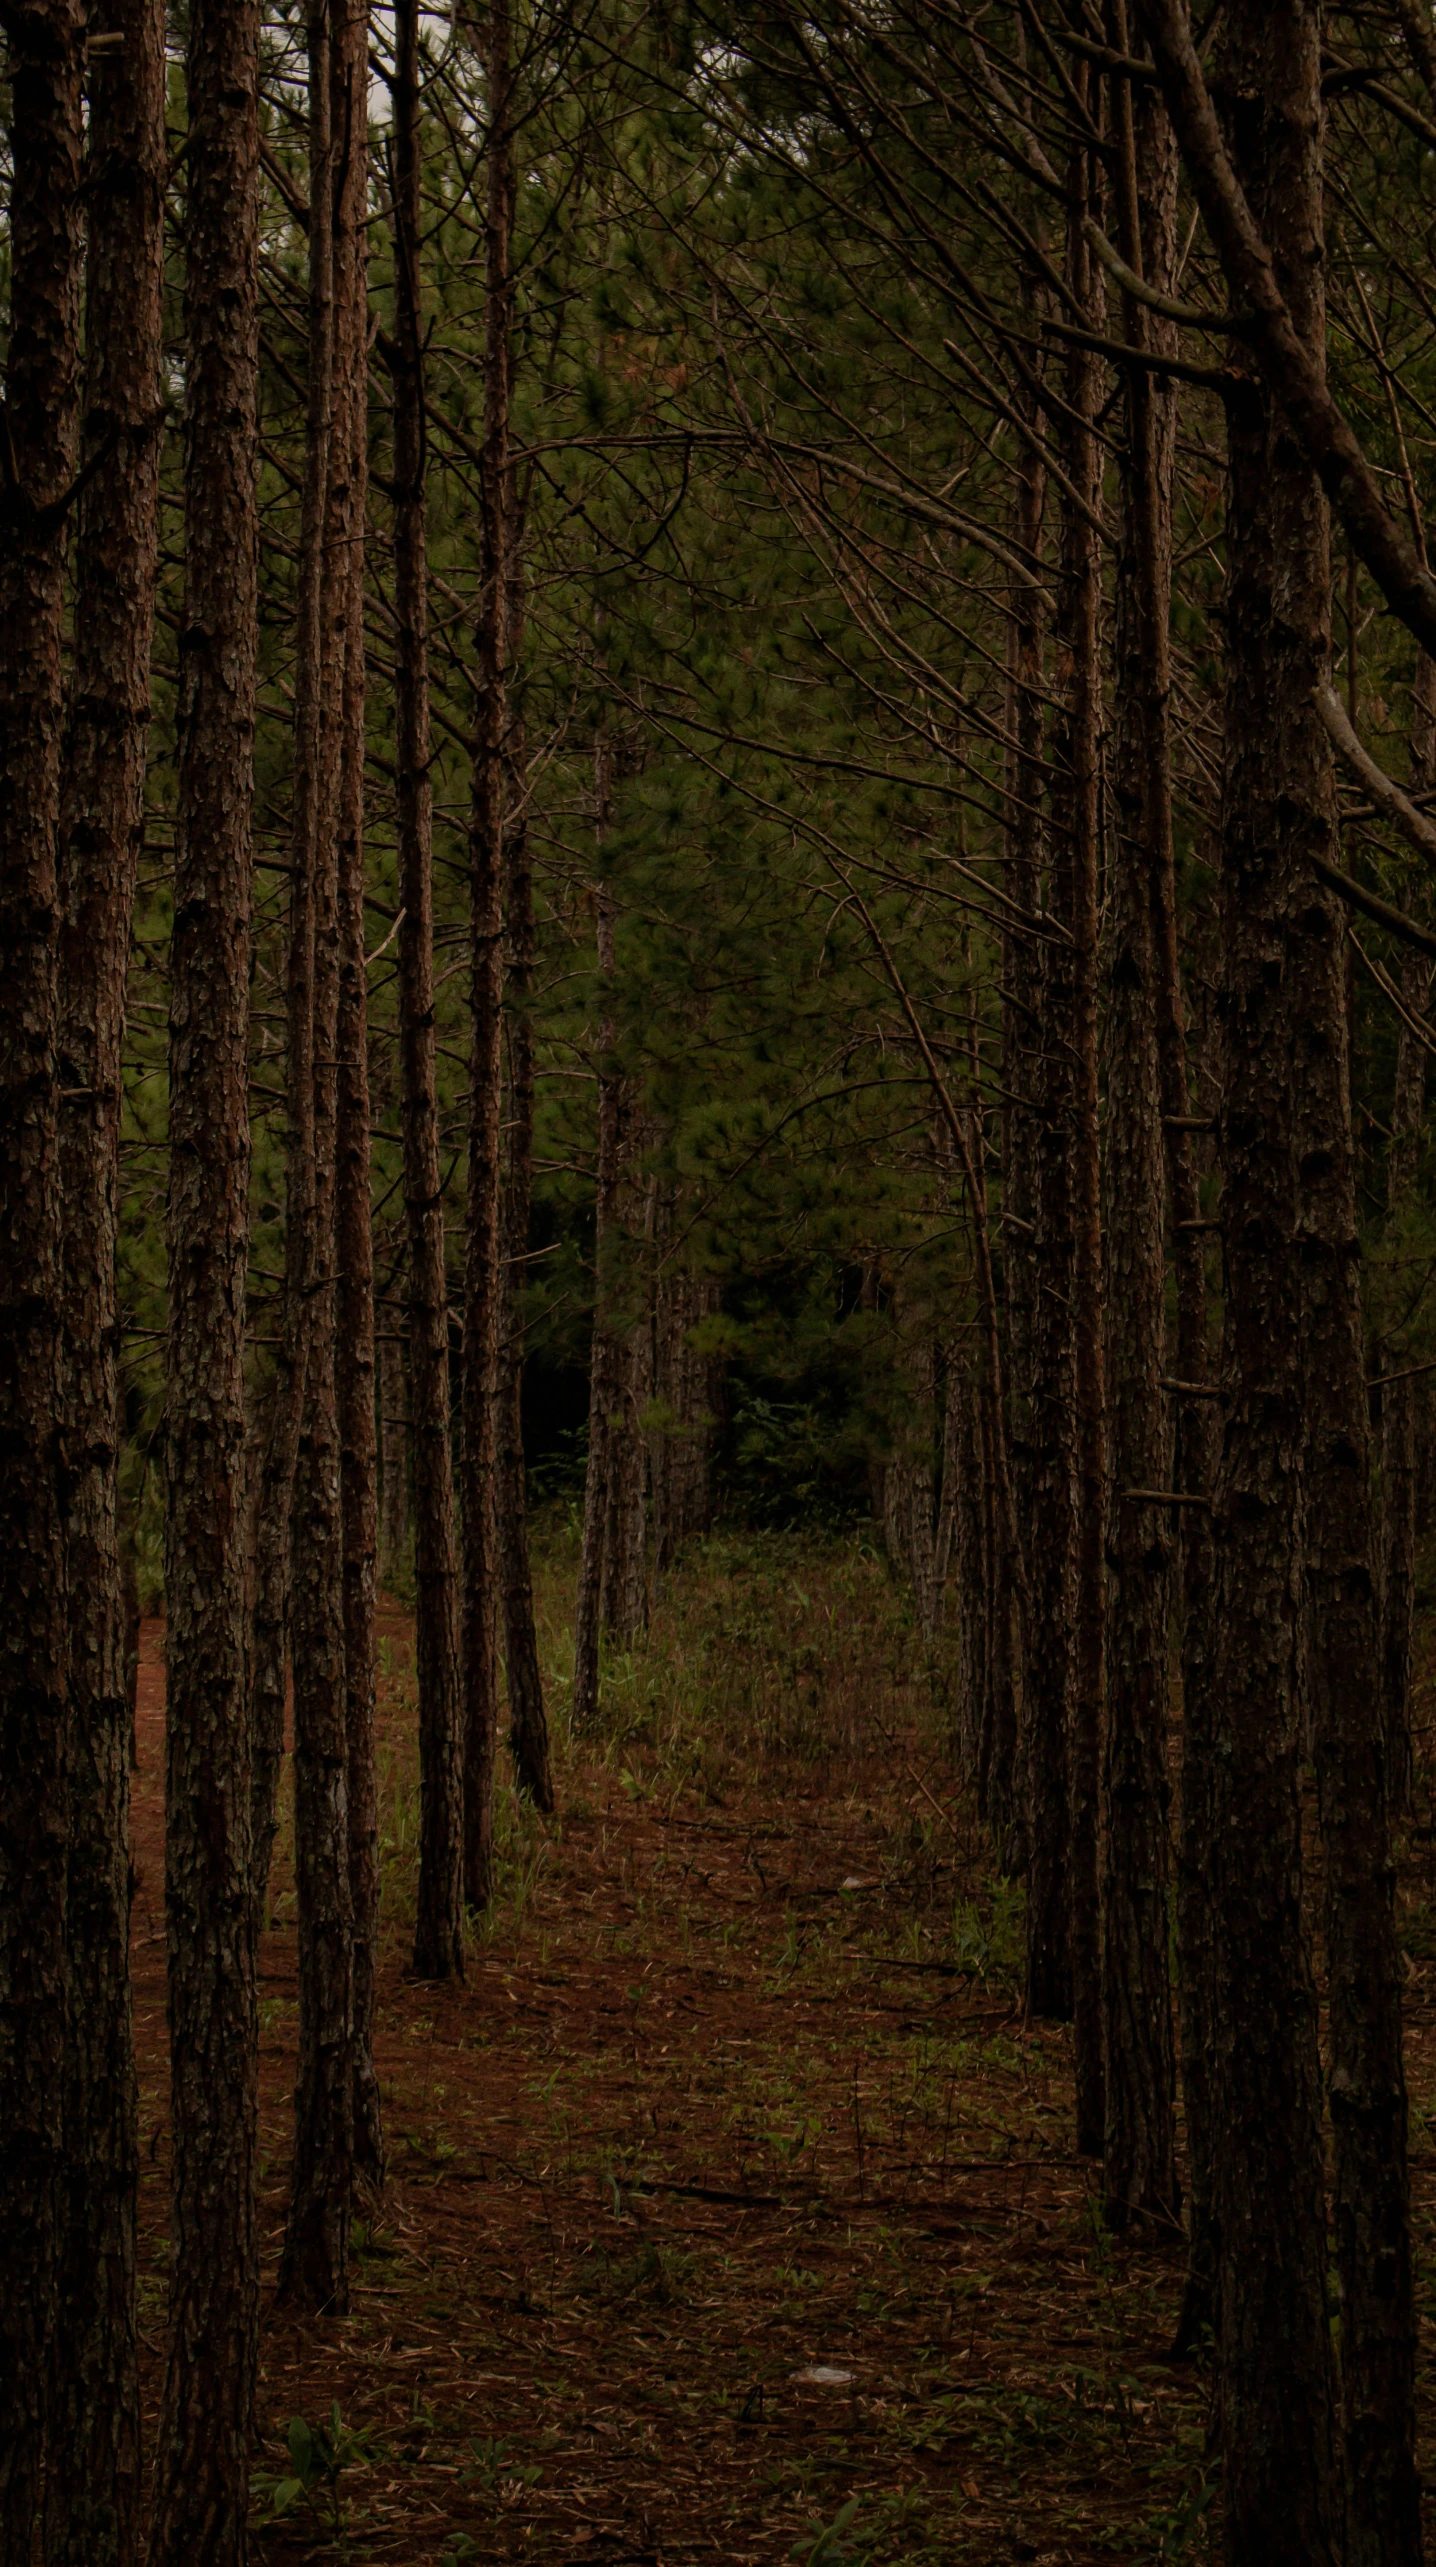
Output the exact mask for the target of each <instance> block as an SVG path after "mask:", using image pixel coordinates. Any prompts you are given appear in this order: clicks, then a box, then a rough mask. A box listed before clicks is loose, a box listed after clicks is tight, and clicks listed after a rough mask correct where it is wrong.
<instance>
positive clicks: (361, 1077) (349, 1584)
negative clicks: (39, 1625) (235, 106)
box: [329, 0, 384, 2182]
mask: <svg viewBox="0 0 1436 2567" xmlns="http://www.w3.org/2000/svg"><path fill="white" fill-rule="evenodd" d="M332 70H333V99H334V105H333V111H332V120H331V121H332V126H333V135H334V153H335V192H334V224H335V246H334V269H335V278H334V285H335V330H334V375H335V386H336V395H337V400H336V415H337V422H338V431H339V444H338V448H337V452H336V461H335V467H334V472H333V476H332V479H333V485H334V504H333V507H332V511H331V533H330V539H329V551H330V554H331V558H332V562H333V570H332V576H333V578H334V580H335V582H336V585H338V586H339V587H340V588H341V589H342V592H343V596H344V603H345V634H344V654H343V656H344V678H343V694H342V703H341V707H340V741H341V748H340V772H339V812H338V860H339V1023H338V1063H337V1079H338V1095H337V1107H336V1110H337V1118H338V1120H337V1131H336V1148H335V1224H334V1227H335V1246H336V1259H335V1262H336V1266H337V1283H336V1296H337V1298H336V1320H337V1329H338V1336H337V1352H338V1403H339V1451H340V1509H341V1529H342V1541H343V1558H344V1602H343V1614H344V1691H345V1723H344V1725H345V1762H346V1796H347V1802H348V1817H349V1849H348V1850H349V1901H350V1909H351V1917H352V1925H351V1932H352V1938H353V1941H352V1951H353V2032H352V2040H353V2069H354V2162H355V2165H356V2166H357V2167H358V2168H359V2170H360V2171H361V2172H362V2173H363V2174H365V2175H366V2176H368V2177H369V2178H370V2180H371V2181H373V2182H378V2181H380V2180H381V2179H382V2176H383V2172H384V2141H383V2129H382V2123H381V2118H380V2104H379V2079H378V2075H377V2073H376V2071H375V2067H374V1964H375V1947H376V1941H377V1936H378V1930H379V1859H378V1848H379V1812H378V1799H377V1787H376V1782H375V1770H374V1591H375V1582H376V1574H377V1552H378V1520H379V1497H378V1440H377V1435H376V1428H375V1415H374V1240H373V1232H372V1228H371V1224H370V1209H369V1190H370V1109H369V1002H368V986H367V974H366V965H365V959H364V705H365V665H364V550H365V509H366V504H367V498H368V481H369V437H368V418H369V403H368V393H369V314H368V231H367V218H368V193H369V12H368V8H367V6H366V5H364V0H338V5H337V8H336V12H335V19H334V38H333V65H332ZM341 479H342V481H343V484H344V487H343V489H342V493H341Z"/></svg>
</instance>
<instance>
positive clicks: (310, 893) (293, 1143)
mask: <svg viewBox="0 0 1436 2567" xmlns="http://www.w3.org/2000/svg"><path fill="white" fill-rule="evenodd" d="M306 15H307V24H308V28H309V53H310V73H309V199H310V216H309V292H308V320H309V376H308V383H307V387H306V406H305V421H304V487H303V497H302V502H301V516H300V534H299V576H298V582H297V592H296V597H295V611H294V771H293V781H292V786H291V805H292V808H291V823H290V891H289V950H288V955H287V960H286V992H285V1004H286V1054H285V1108H286V1115H287V1122H288V1130H287V1134H286V1164H285V1189H284V1299H283V1305H282V1311H281V1317H280V1330H279V1350H278V1361H277V1364H276V1368H275V1381H274V1389H273V1394H272V1398H271V1404H270V1411H269V1423H268V1428H267V1432H266V1436H265V1446H264V1460H263V1465H262V1468H261V1474H260V1488H259V1514H258V1527H257V1533H256V1541H255V1570H254V1641H253V1661H252V1674H251V1679H250V1687H251V1690H250V1719H251V1724H252V1728H253V1736H254V1867H255V1871H254V1886H255V1908H256V1925H257V1928H262V1926H263V1923H264V1914H265V1907H266V1903H267V1896H268V1886H269V1873H270V1865H271V1862H272V1860H273V1854H274V1839H275V1834H276V1831H277V1828H278V1818H279V1778H280V1773H281V1770H282V1767H283V1763H284V1715H285V1692H286V1680H287V1676H288V1672H289V1658H290V1650H291V1641H292V1638H293V1633H292V1628H291V1625H292V1616H293V1611H294V1594H293V1566H294V1556H295V1551H296V1548H298V1549H299V1551H300V1553H301V1555H306V1554H307V1549H308V1541H307V1537H306V1540H305V1542H304V1543H302V1544H300V1545H297V1546H296V1545H295V1543H294V1542H293V1540H292V1535H293V1530H294V1525H293V1517H294V1507H295V1484H296V1477H297V1474H298V1470H299V1459H300V1446H301V1442H302V1440H303V1435H304V1421H305V1414H306V1408H307V1404H308V1399H309V1362H310V1353H311V1349H312V1347H313V1345H314V1339H315V1332H316V1329H317V1328H318V1326H319V1324H320V1320H321V1317H322V1313H321V1310H320V1307H319V1302H318V1300H317V1299H316V1294H315V1282H316V1278H317V1277H319V1276H320V1275H321V1274H325V1275H327V1274H328V1273H330V1272H331V1271H332V1258H329V1259H328V1260H327V1261H325V1259H324V1250H323V1248H322V1246H321V1241H320V1235H319V1205H318V1165H319V1161H318V1142H317V1139H316V1134H315V1126H314V1113H315V1096H316V1051H315V1003H316V1001H315V973H316V964H317V946H316V936H317V913H318V903H319V876H320V868H321V864H322V863H323V862H325V861H327V840H328V833H329V831H330V829H331V826H332V822H333V818H334V811H335V799H336V794H335V788H336V762H335V746H336V743H335V738H334V732H333V722H332V716H333V712H334V707H333V704H332V701H330V700H329V699H330V695H331V694H332V690H329V691H328V692H327V691H326V688H325V682H324V679H325V649H326V641H327V640H328V638H329V630H328V625H327V621H326V602H325V594H324V581H325V571H326V560H325V542H324V538H325V523H326V518H327V515H328V509H329V450H330V429H331V410H332V405H333V395H334V239H333V226H332V224H331V222H330V221H329V219H328V214H329V208H328V192H329V158H330V142H329V120H330V110H331V104H332V102H331V100H330V98H329V95H328V84H327V80H326V82H325V84H324V92H323V95H322V96H317V95H316V91H315V82H314V58H315V50H316V43H319V44H320V45H322V50H323V52H324V54H325V57H326V60H327V55H328V13H327V9H326V8H324V7H323V6H321V5H320V0H309V6H308V8H307V13H306ZM324 1075H325V1076H328V1075H329V1071H328V1070H327V1069H326V1071H325V1073H324ZM330 1361H331V1380H332V1358H331V1359H330Z"/></svg>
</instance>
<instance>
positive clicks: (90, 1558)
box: [45, 0, 165, 2567]
mask: <svg viewBox="0 0 1436 2567" xmlns="http://www.w3.org/2000/svg"><path fill="white" fill-rule="evenodd" d="M120 16H121V26H122V30H123V34H124V45H123V49H122V50H119V51H117V52H116V53H114V54H113V55H110V56H107V57H105V58H104V59H102V60H101V61H100V62H99V63H98V64H97V65H95V66H94V67H92V70H91V75H90V125H89V138H88V155H87V158H88V166H87V172H86V179H87V195H88V202H89V216H90V220H89V254H88V269H87V277H86V296H85V301H86V340H87V352H86V381H85V419H84V445H85V448H86V450H87V451H88V452H89V453H94V452H96V451H98V450H101V449H103V448H104V447H105V446H106V445H107V444H108V445H110V446H112V448H113V452H112V454H111V456H110V460H109V462H108V463H107V465H106V468H105V470H104V471H103V472H101V473H99V474H98V475H97V476H96V478H95V479H94V480H93V481H92V482H91V483H90V484H89V486H88V488H87V489H86V490H85V492H84V494H83V496H82V499H81V502H80V510H79V525H78V534H77V541H76V581H75V610H74V676H73V687H72V699H71V713H70V722H69V730H68V736H67V739H66V747H65V773H64V786H63V793H62V803H61V820H60V865H59V871H60V894H61V929H60V1009H61V1016H60V1085H61V1096H62V1103H61V1121H60V1147H61V1167H62V1181H63V1192H64V1226H63V1243H62V1252H63V1273H64V1330H65V1346H64V1367H65V1404H66V1431H67V1437H68V1442H69V1454H70V1465H71V1474H72V1477H71V1494H70V1503H69V1509H68V1516H67V1524H66V1538H67V1548H68V1566H69V1582H70V1608H69V1628H70V1668H69V1677H70V1709H69V1720H70V1737H69V1758H68V1762H69V1836H70V1844H69V1926H68V1950H69V1990H68V2013H67V2018H66V2071H65V2112H64V2120H65V2180H64V2188H63V2192H62V2196H61V2222H60V2267H59V2275H58V2282H57V2290H56V2302H55V2323H54V2332H53V2336H52V2367H51V2381H50V2414H49V2419H48V2451H49V2466H48V2470H47V2476H46V2499H45V2510H46V2522H45V2555H46V2558H47V2560H49V2561H52V2562H54V2567H128V2562H129V2561H131V2560H132V2559H133V2557H134V2555H135V2546H136V2541H137V2538H138V2529H139V2502H140V2418H139V2382H138V2374H137V2368H136V2345H135V2195H136V2187H137V2182H138V2171H139V2169H138V2097H137V2093H136V2086H135V2061H134V2044H133V2036H132V2027H131V2016H130V1979H129V1910H130V1882H129V1869H130V1856H129V1766H130V1745H131V1725H132V1719H131V1703H130V1688H129V1667H128V1663H127V1660H128V1644H129V1637H130V1635H129V1628H128V1616H127V1611H126V1606H127V1597H126V1592H125V1577H124V1572H123V1568H122V1564H121V1557H120V1529H119V1511H118V1466H119V1447H120V1407H119V1373H118V1365H117V1352H118V1348H117V1335H118V1311H117V1306H116V1278H115V1243H116V1229H117V1222H118V1214H119V1200H118V1198H119V1133H120V1101H121V1098H120V1057H121V1051H122V1047H123V1041H124V1024H125V975H126V968H127V965H128V961H129V939H130V923H131V916H132V912H133V907H134V891H135V877H136V870H137V864H138V857H139V846H140V837H141V831H142V828H143V821H144V786H145V741H146V734H147V730H148V725H149V713H150V637H151V628H152V621H153V599H154V581H155V550H156V541H157V533H158V505H159V449H160V437H159V406H160V380H159V375H160V273H161V254H162V244H163V234H164V172H165V139H164V104H165V20H164V10H163V8H162V6H160V5H158V0H128V5H127V6H126V7H125V9H124V10H123V11H122V12H121V13H120ZM132 1578H133V1571H131V1581H132Z"/></svg>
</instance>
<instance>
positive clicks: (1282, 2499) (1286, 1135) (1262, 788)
mask: <svg viewBox="0 0 1436 2567" xmlns="http://www.w3.org/2000/svg"><path fill="white" fill-rule="evenodd" d="M1317 42H1318V39H1317V25H1316V20H1315V17H1314V16H1313V15H1312V14H1311V13H1310V12H1309V11H1308V10H1307V9H1306V8H1305V7H1304V6H1303V5H1301V0H1281V5H1280V6H1278V7H1276V8H1274V9H1268V8H1266V7H1264V6H1258V5H1256V0H1238V4H1237V5H1236V6H1234V7H1233V8H1231V9H1230V10H1229V11H1228V13H1227V18H1226V23H1225V30H1224V40H1223V69H1224V73H1225V76H1226V79H1227V81H1228V83H1229V95H1230V97H1231V100H1232V102H1233V104H1232V111H1231V113H1232V125H1231V134H1232V141H1233V144H1234V147H1235V150H1236V154H1237V157H1238V160H1239V163H1240V165H1241V168H1242V173H1243V176H1244V179H1245V183H1246V185H1247V187H1248V190H1249V191H1250V192H1251V193H1252V194H1253V197H1254V203H1255V210H1256V212H1257V218H1258V220H1263V219H1264V220H1265V221H1267V222H1268V223H1269V224H1274V225H1275V226H1276V238H1275V241H1274V244H1273V246H1274V247H1275V249H1276V253H1277V257H1278V261H1279V265H1280V268H1281V271H1282V280H1283V284H1284V286H1285V288H1286V290H1287V292H1288V293H1294V294H1295V295H1296V297H1297V309H1298V310H1299V311H1300V312H1301V313H1302V315H1303V319H1304V322H1305V324H1306V326H1307V327H1308V328H1310V327H1311V325H1312V323H1313V321H1314V320H1316V319H1317V317H1318V315H1319V308H1320V307H1319V304H1318V305H1317V307H1316V309H1315V311H1314V310H1313V304H1312V294H1313V289H1314V287H1315V284H1316V271H1315V268H1314V265H1313V249H1314V247H1315V245H1316V244H1318V243H1319V240H1320V228H1319V214H1318V212H1317V207H1316V202H1315V198H1316V191H1317V189H1318V188H1319V184H1320V179H1319V160H1318V156H1317V149H1316V143H1317V135H1318V132H1319V127H1320V107H1319V100H1318V90H1317V84H1318V79H1319V63H1318V52H1317ZM1232 362H1233V368H1234V371H1233V374H1232V376H1231V378H1230V388H1229V390H1228V393H1227V444H1228V492H1227V561H1228V578H1227V600H1226V636H1227V666H1226V772H1225V778H1224V814H1223V846H1222V863H1223V951H1222V965H1221V981H1222V993H1223V998H1222V1005H1223V1017H1224V1027H1225V1038H1226V1039H1225V1077H1224V1095H1223V1100H1222V1112H1221V1130H1222V1143H1223V1176H1224V1185H1223V1193H1222V1247H1223V1256H1224V1262H1225V1271H1226V1296H1225V1332H1224V1344H1223V1350H1222V1371H1223V1387H1224V1391H1225V1399H1224V1403H1223V1409H1222V1417H1223V1427H1224V1432H1223V1438H1222V1451H1221V1457H1220V1462H1219V1465H1218V1469H1217V1476H1216V1482H1215V1488H1214V1492H1213V1528H1214V1542H1215V1557H1216V1580H1215V1591H1214V1596H1213V1616H1212V1621H1213V1633H1214V1640H1213V1650H1212V1676H1211V1681H1212V1701H1213V1717H1212V1726H1211V1740H1210V1749H1211V1785H1210V1791H1211V1802H1210V1817H1211V1858H1210V1895H1211V1906H1212V1914H1213V1918H1214V1934H1215V1952H1214V1962H1215V1968H1214V1985H1213V2000H1214V2017H1215V2021H1214V2035H1215V2062H1216V2082H1217V2098H1216V2100H1217V2112H1218V2120H1219V2137H1218V2145H1217V2165H1216V2178H1217V2222H1218V2229H1219V2238H1220V2252H1221V2265H1220V2280H1219V2308H1220V2345H1221V2364H1222V2420H1223V2434H1224V2444H1225V2497H1226V2553H1227V2557H1228V2559H1229V2560H1230V2561H1231V2567H1258V2562H1260V2567H1284V2562H1289V2563H1290V2567H1298V2562H1300V2567H1318V2563H1319V2562H1322V2561H1327V2560H1332V2559H1335V2558H1336V2557H1337V2556H1338V2555H1339V2554H1340V2544H1339V2537H1338V2532H1337V2512H1336V2499H1335V2486H1334V2466H1333V2463H1334V2458H1335V2453H1334V2447H1333V2410H1332V2362H1331V2340H1330V2331H1329V2321H1328V2313H1327V2306H1326V2221H1325V2210H1324V2203H1323V2169H1322V2144H1321V2079H1320V2067H1319V2061H1318V2056H1317V2026H1316V1991H1315V1987H1314V1985H1313V1977H1312V1967H1311V1956H1310V1953H1309V1951H1308V1949H1307V1943H1306V1936H1305V1931H1304V1926H1303V1919H1302V1897H1301V1881H1302V1849H1301V1813H1300V1804H1299V1797H1298V1756H1299V1724H1298V1677H1297V1668H1298V1648H1299V1643H1298V1617H1299V1602H1298V1584H1299V1576H1300V1568H1301V1560H1302V1543H1303V1524H1302V1513H1303V1507H1302V1490H1301V1467H1302V1448H1303V1443H1304V1440H1305V1404H1306V1395H1307V1382H1306V1373H1305V1364H1304V1357H1303V1350H1302V1332H1303V1328H1304V1326H1305V1325H1306V1324H1307V1320H1306V1310H1305V1295H1304V1292H1303V1287H1302V1276H1301V1253H1302V1250H1301V1241H1300V1230H1301V1217H1300V1216H1301V1190H1300V1188H1299V1183H1298V1176H1297V1159H1298V1152H1299V1149H1300V1147H1301V1139H1300V1133H1301V1128H1302V1125H1303V1123H1304V1122H1305V1119H1306V1117H1305V1111H1304V1109H1303V1107H1302V1106H1301V1105H1300V1104H1299V1102H1298V1097H1297V1088H1298V1085H1299V1083H1300V1081H1301V1080H1302V1078H1303V1077H1305V1076H1306V1075H1307V1074H1308V1071H1309V1068H1310V1061H1309V1056H1308V1053H1307V1047H1306V1044H1305V1042H1304V1040H1303V1028H1302V1018H1303V1015H1304V1013H1305V1007H1304V991H1303V983H1304V982H1306V981H1308V980H1309V978H1310V966H1309V964H1308V963H1307V962H1306V960H1305V957H1304V954H1303V951H1302V949H1303V946H1304V945H1305V944H1306V942H1307V940H1308V938H1309V937H1311V936H1312V935H1313V934H1315V935H1316V937H1317V940H1318V942H1319V943H1320V944H1321V945H1322V946H1327V945H1328V944H1329V943H1330V942H1331V938H1330V922H1329V919H1328V917H1327V914H1326V911H1325V908H1324V905H1323V903H1322V902H1321V899H1320V895H1319V893H1318V890H1317V886H1316V884H1315V882H1314V881H1313V879H1312V877H1311V873H1310V870H1309V867H1308V865H1307V862H1306V858H1307V853H1308V850H1309V849H1310V848H1311V847H1312V846H1314V845H1315V846H1318V847H1319V846H1323V845H1325V844H1326V842H1327V840H1328V837H1329V833H1330V826H1331V782H1330V761H1329V756H1328V752H1327V748H1326V742H1325V737H1324V735H1323V733H1322V731H1321V729H1320V725H1319V723H1318V721H1317V717H1316V714H1315V712H1314V710H1313V706H1312V689H1313V687H1314V686H1315V684H1316V682H1317V680H1318V678H1319V677H1320V676H1321V675H1322V674H1323V672H1324V669H1325V662H1326V646H1327V629H1326V628H1327V599H1326V576H1327V573H1326V551H1327V546H1326V522H1325V509H1324V504H1323V502H1322V499H1321V494H1320V491H1319V489H1318V486H1317V483H1316V481H1315V477H1314V476H1313V475H1312V474H1311V473H1310V472H1309V471H1308V469H1307V467H1306V465H1305V464H1304V463H1303V461H1302V460H1301V458H1300V456H1299V455H1298V454H1297V452H1296V451H1295V450H1294V448H1293V446H1292V444H1291V441H1290V440H1289V438H1288V437H1286V436H1285V434H1284V433H1283V430H1282V427H1281V424H1280V422H1279V421H1278V420H1277V419H1276V417H1275V416H1274V414H1273V411H1272V407H1271V404H1270V403H1269V401H1268V400H1267V398H1266V396H1265V394H1264V393H1263V392H1262V390H1261V388H1260V386H1259V385H1258V384H1257V383H1256V382H1254V381H1253V379H1252V378H1251V377H1250V375H1248V374H1246V373H1245V372H1238V371H1236V369H1237V368H1240V366H1241V363H1242V360H1241V357H1240V354H1239V352H1235V351H1234V355H1233V360H1232ZM1278 581H1279V583H1280V585H1279V589H1278V585H1277V583H1278ZM1313 1030H1315V1029H1314V1028H1313ZM1323 1030H1324V1033H1325V1035H1326V1037H1327V1039H1333V1038H1334V1033H1335V1029H1334V1028H1333V1027H1332V1026H1331V1024H1330V1023H1329V1022H1328V1023H1327V1025H1326V1026H1325V1028H1324V1029H1323ZM1343 1048H1344V1047H1343ZM1332 1138H1333V1136H1332V1135H1331V1134H1330V1133H1328V1134H1327V1135H1326V1136H1325V1146H1326V1147H1327V1148H1330V1146H1331V1142H1332ZM1188 1752H1189V1753H1190V1740H1189V1746H1188Z"/></svg>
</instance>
